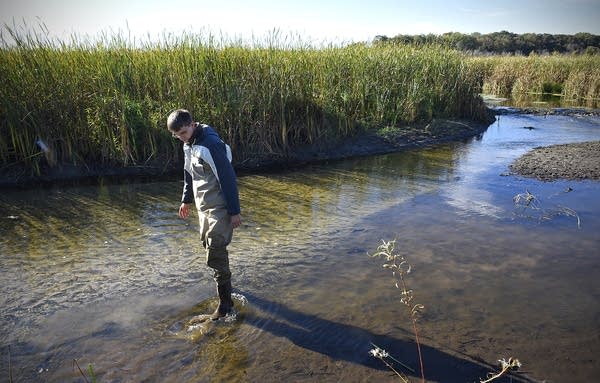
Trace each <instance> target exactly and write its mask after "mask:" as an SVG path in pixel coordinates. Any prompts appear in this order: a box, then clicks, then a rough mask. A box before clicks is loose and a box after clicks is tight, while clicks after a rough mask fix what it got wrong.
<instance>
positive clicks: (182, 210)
mask: <svg viewBox="0 0 600 383" xmlns="http://www.w3.org/2000/svg"><path fill="white" fill-rule="evenodd" d="M190 205H191V204H189V203H182V204H181V206H179V217H180V218H183V219H186V218H187V217H189V216H190Z"/></svg>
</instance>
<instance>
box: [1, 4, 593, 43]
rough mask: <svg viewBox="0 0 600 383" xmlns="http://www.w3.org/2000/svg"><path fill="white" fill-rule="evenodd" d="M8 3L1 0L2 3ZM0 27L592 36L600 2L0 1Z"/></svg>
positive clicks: (224, 33) (238, 37)
mask: <svg viewBox="0 0 600 383" xmlns="http://www.w3.org/2000/svg"><path fill="white" fill-rule="evenodd" d="M6 3H8V4H6ZM0 11H1V13H0V14H1V16H0V25H2V30H5V29H6V27H9V28H16V29H17V30H18V31H19V32H20V33H23V32H24V33H26V34H30V33H39V32H41V33H43V34H44V35H45V36H46V37H48V38H49V39H52V40H58V41H65V40H69V39H72V38H73V37H77V38H81V39H87V40H90V41H97V40H98V39H101V38H102V37H103V36H104V37H106V36H108V37H110V36H115V35H116V36H121V37H127V38H128V39H129V40H134V41H141V42H157V41H161V40H162V39H164V37H165V36H172V37H176V36H182V35H186V34H191V35H199V34H206V35H210V36H217V37H221V38H222V39H225V40H229V41H245V42H252V41H256V40H257V39H264V38H269V37H272V36H273V35H277V36H280V37H283V38H285V39H297V40H298V41H300V42H303V43H306V42H308V43H311V44H316V45H323V44H331V43H333V44H336V43H337V44H346V43H353V42H371V41H373V40H374V39H375V38H376V37H377V36H386V37H390V38H391V37H394V36H398V35H413V36H414V35H427V34H434V35H442V34H445V33H452V32H458V33H462V34H466V35H469V34H474V33H479V34H482V35H485V34H490V33H498V32H503V31H506V32H510V33H514V34H517V35H522V34H526V33H535V34H545V33H546V34H552V35H575V34H577V33H590V34H593V35H599V34H600V23H598V22H597V20H598V19H600V2H598V1H595V0H563V1H559V0H549V1H541V0H521V1H517V0H505V1H503V2H485V3H480V2H478V1H474V0H467V1H460V2H457V3H456V4H447V3H445V2H443V1H441V0H429V1H424V2H421V3H418V4H412V3H409V2H407V1H402V0H399V1H392V0H372V1H370V2H368V3H364V2H360V1H353V0H347V1H341V0H329V1H318V0H307V1H305V2H303V3H301V4H299V3H296V2H286V1H275V0H257V1H252V2H244V1H241V0H232V1H228V2H226V3H222V4H214V3H212V2H209V1H206V0H199V1H192V0H172V1H170V2H168V3H165V2H163V1H159V0H147V1H143V0H131V1H129V2H126V3H121V2H120V1H118V0H105V1H101V2H100V1H88V2H79V1H76V0H56V1H54V2H51V4H48V2H46V1H43V0H22V1H20V2H18V3H17V4H14V3H11V2H9V1H7V0H1V1H0Z"/></svg>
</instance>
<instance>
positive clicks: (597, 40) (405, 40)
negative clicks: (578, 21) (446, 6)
mask: <svg viewBox="0 0 600 383" xmlns="http://www.w3.org/2000/svg"><path fill="white" fill-rule="evenodd" d="M373 43H374V44H389V43H392V44H393V43H396V44H409V45H423V44H442V45H445V46H449V47H451V48H455V49H458V50H461V51H467V52H472V53H475V54H523V55H529V54H530V53H537V54H549V53H555V52H557V53H578V54H600V35H593V34H591V33H576V34H574V35H564V34H556V35H554V34H548V33H541V34H538V33H524V34H516V33H511V32H508V31H501V32H493V33H488V34H481V33H477V32H476V33H471V34H464V33H460V32H447V33H444V34H441V35H436V34H431V33H430V34H426V35H425V34H420V35H402V34H400V35H396V36H394V37H387V36H382V35H380V36H376V37H375V39H374V41H373Z"/></svg>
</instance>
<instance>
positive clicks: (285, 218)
mask: <svg viewBox="0 0 600 383" xmlns="http://www.w3.org/2000/svg"><path fill="white" fill-rule="evenodd" d="M525 126H533V127H534V129H524V127H525ZM599 126H600V125H599V122H598V120H597V119H593V118H586V119H582V118H570V117H557V116H549V117H548V118H544V117H535V116H501V117H500V119H499V121H498V122H496V123H495V124H493V125H492V126H491V127H490V128H489V129H488V131H486V133H485V134H484V135H482V136H481V137H477V138H476V139H473V140H468V141H465V142H460V143H453V144H447V145H441V146H438V147H435V148H429V149H423V150H412V151H407V152H403V153H398V154H393V155H386V156H378V157H373V158H362V159H352V160H347V161H339V162H334V163H330V164H324V165H314V166H309V167H306V168H305V169H302V170H297V171H292V172H283V173H277V174H269V175H256V176H247V177H243V178H240V180H239V181H240V191H241V200H242V201H241V202H242V206H243V208H244V212H243V214H244V218H245V224H244V227H243V228H242V229H241V230H239V231H237V232H236V238H235V240H234V242H233V243H232V246H231V254H232V269H233V272H234V281H235V282H234V283H235V286H236V288H238V289H239V290H241V291H242V292H243V293H244V294H247V295H248V297H249V298H250V302H249V308H248V313H247V315H246V316H245V317H244V318H243V319H242V320H241V321H240V323H238V324H236V326H235V327H233V328H230V329H228V328H223V329H222V330H223V331H218V332H216V333H215V334H214V336H210V337H205V338H202V339H200V340H197V341H190V340H187V339H181V338H178V337H174V336H171V335H170V333H169V329H170V328H172V326H173V325H174V323H178V321H180V320H182V319H181V318H182V315H183V317H185V316H186V315H188V314H189V315H192V312H194V310H196V309H198V308H199V307H205V306H206V305H207V304H208V305H210V304H211V302H212V301H210V299H211V297H212V296H213V294H214V293H213V288H214V287H213V286H212V280H211V278H210V273H209V271H208V270H207V268H206V267H205V266H204V259H203V255H202V254H203V252H202V251H201V250H200V248H199V247H200V244H199V241H198V238H197V224H196V221H195V217H193V218H192V219H190V220H189V221H182V220H180V219H179V218H177V214H176V209H177V206H178V198H179V196H180V194H181V190H180V188H181V184H180V183H179V182H171V183H155V184H152V183H147V184H129V185H103V186H99V187H80V188H65V189H51V190H38V191H26V192H19V193H12V192H3V193H2V194H1V195H0V254H1V255H0V257H1V258H0V259H1V264H0V265H1V266H0V307H2V311H1V313H0V323H1V328H0V340H1V344H2V345H3V347H4V349H6V347H7V346H8V345H11V351H12V356H13V365H14V366H18V367H16V369H15V371H17V369H18V373H19V375H20V376H21V377H22V379H23V380H32V381H36V380H47V381H61V382H64V381H77V379H78V376H77V375H74V373H73V371H72V369H71V364H70V361H71V360H72V359H73V358H81V361H82V363H85V361H86V360H89V361H90V362H93V363H94V365H95V370H96V371H97V372H98V374H99V378H100V379H99V380H100V381H119V380H122V379H129V378H130V379H132V380H135V381H143V380H144V379H150V380H153V379H156V378H157V377H158V376H160V377H161V378H164V379H163V380H164V381H182V380H184V381H185V380H195V381H210V379H211V377H215V376H217V377H219V379H223V380H227V379H231V380H234V381H235V380H241V381H244V380H248V381H285V380H302V379H305V380H310V379H314V378H315V377H317V378H318V379H319V381H339V380H340V379H341V380H345V381H365V380H369V379H378V380H381V379H388V378H389V373H388V371H387V370H386V369H385V368H383V367H382V366H381V365H378V364H377V362H378V361H377V360H370V359H369V356H368V354H365V350H366V349H368V348H369V346H370V344H369V343H368V339H371V340H372V339H375V340H377V341H378V342H381V343H382V344H379V345H380V346H382V347H388V348H390V350H389V351H393V352H394V353H395V354H396V355H394V356H395V357H402V358H406V359H407V360H410V359H411V357H412V358H414V356H415V354H414V344H412V343H411V342H412V341H411V339H412V337H411V334H410V331H411V330H410V326H409V323H408V322H407V320H406V312H405V311H404V310H403V307H402V306H401V305H398V304H397V299H398V295H397V290H395V289H394V287H393V284H392V282H391V276H390V275H388V272H387V270H384V269H382V268H381V265H379V264H378V263H377V262H375V261H374V260H373V259H370V258H369V257H367V256H366V253H367V252H368V251H372V250H373V249H375V248H376V247H377V245H378V244H379V241H380V240H381V239H393V238H397V239H398V243H399V244H400V248H401V251H402V252H403V253H405V254H406V255H407V257H408V258H409V259H410V261H411V263H413V267H414V270H415V272H414V275H412V276H411V280H410V283H411V288H413V289H414V291H415V293H416V296H417V297H418V299H419V302H420V303H423V304H425V306H426V307H427V309H426V312H425V314H424V317H423V320H422V326H423V335H424V343H425V344H424V346H425V348H426V349H427V350H428V351H427V352H428V355H429V356H428V357H429V358H430V360H429V362H428V361H427V360H426V368H427V364H428V363H429V365H430V366H431V367H430V368H429V371H430V375H429V377H430V378H431V379H433V380H441V381H453V380H456V381H465V379H464V377H465V376H467V377H468V378H467V379H466V380H468V379H471V380H476V377H475V375H477V374H479V373H480V372H481V371H482V370H479V368H480V367H481V365H480V364H479V363H475V362H474V360H484V361H488V362H490V363H493V362H494V361H495V360H497V359H499V358H501V357H508V356H509V355H507V354H512V356H516V357H519V359H521V361H522V362H524V363H526V366H528V367H527V371H529V372H530V373H531V374H532V375H533V376H535V377H536V378H538V379H555V380H565V377H567V376H569V377H570V378H573V376H574V378H575V379H576V380H577V379H579V380H581V381H585V380H589V379H587V378H589V377H592V376H597V375H598V373H599V371H598V367H597V364H596V365H594V364H593V363H586V362H572V363H570V364H569V363H558V362H557V361H561V360H562V359H560V358H562V355H569V357H570V358H571V359H572V360H575V361H583V360H590V358H592V359H593V357H592V356H591V355H597V354H600V349H599V347H600V345H599V344H598V342H597V336H599V335H600V334H599V333H598V329H599V328H600V323H599V322H598V315H597V314H598V311H597V309H596V307H597V304H598V302H597V297H598V296H599V295H600V291H599V287H598V285H597V283H596V280H597V278H598V275H599V274H600V272H599V271H598V262H597V260H596V258H595V254H596V253H597V249H598V248H600V242H599V240H598V239H597V232H598V231H599V230H600V202H599V201H600V198H598V197H599V196H600V191H599V189H598V188H599V186H598V183H597V182H575V183H574V182H566V181H558V182H553V183H548V184H545V183H541V182H538V181H536V180H531V179H524V178H522V177H516V176H513V175H507V171H508V165H509V163H510V162H511V161H512V160H513V159H514V158H516V157H517V156H518V155H519V154H522V153H524V152H525V151H527V150H528V149H530V148H532V147H534V146H539V145H550V144H554V143H562V142H573V141H585V140H592V139H599V138H600V128H599ZM567 188H571V190H572V191H570V192H564V191H565V190H567ZM525 190H529V191H531V192H532V193H534V194H536V196H538V197H539V198H540V201H541V202H542V204H543V205H542V206H543V208H544V209H546V210H547V211H552V210H553V209H556V208H557V207H558V206H567V207H569V208H572V209H573V210H575V211H577V212H578V214H579V215H580V217H581V222H582V225H581V228H578V227H577V225H576V224H575V221H574V220H573V218H572V217H566V216H556V217H552V219H549V220H545V219H541V218H540V217H539V216H536V215H533V214H529V215H527V214H523V212H522V211H518V210H516V209H515V206H514V203H513V201H512V197H513V196H514V195H516V194H518V193H522V192H524V191H525ZM374 343H377V342H374ZM366 351H368V350H366ZM2 352H3V355H6V354H5V351H4V350H3V351H2ZM456 364H458V365H461V366H463V367H464V369H463V370H460V369H458V370H456V371H454V372H452V371H451V369H449V368H448V366H449V365H456ZM224 366H225V367H224ZM6 369H7V363H3V364H1V365H0V376H8V373H7V370H6ZM39 371H41V372H39ZM473 373H474V374H475V375H472V374H473ZM311 374H312V375H311ZM461 374H462V375H461ZM484 375H485V374H483V375H481V377H483V376H484ZM124 377H127V378H124ZM79 378H80V377H79ZM215 379H216V378H215Z"/></svg>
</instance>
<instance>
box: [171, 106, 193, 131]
mask: <svg viewBox="0 0 600 383" xmlns="http://www.w3.org/2000/svg"><path fill="white" fill-rule="evenodd" d="M192 122H194V120H193V119H192V114H191V113H190V112H189V111H188V110H186V109H177V110H174V111H172V112H171V114H169V118H167V129H169V130H170V131H172V132H179V130H180V129H181V128H183V127H184V126H188V125H190V124H191V123H192Z"/></svg>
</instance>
